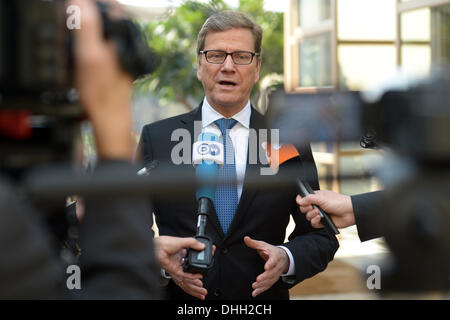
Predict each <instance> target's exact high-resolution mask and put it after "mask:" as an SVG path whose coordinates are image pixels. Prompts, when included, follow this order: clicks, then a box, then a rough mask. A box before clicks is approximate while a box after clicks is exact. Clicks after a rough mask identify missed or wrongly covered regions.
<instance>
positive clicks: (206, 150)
mask: <svg viewBox="0 0 450 320" xmlns="http://www.w3.org/2000/svg"><path fill="white" fill-rule="evenodd" d="M192 160H193V161H192V162H193V165H194V167H195V175H196V178H197V180H198V181H199V184H200V186H199V188H198V189H197V192H196V194H195V196H196V199H197V201H198V210H197V215H198V220H197V233H196V235H195V239H197V240H198V241H200V242H202V243H204V244H205V249H203V250H202V251H197V250H194V249H188V253H187V255H186V259H185V262H184V265H183V269H184V271H187V272H191V273H200V274H202V275H206V274H207V273H208V272H209V270H210V269H211V268H212V266H213V263H214V260H213V256H212V239H211V238H210V237H208V236H207V235H206V234H205V230H206V223H207V218H208V215H209V213H210V212H211V209H212V207H213V201H214V194H215V192H216V179H217V175H218V172H219V167H220V166H221V165H223V144H222V142H221V141H220V140H219V137H218V136H217V135H215V134H213V133H209V132H204V133H201V134H200V135H199V136H198V140H197V142H195V143H194V145H193V147H192Z"/></svg>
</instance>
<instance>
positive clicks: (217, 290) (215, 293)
mask: <svg viewBox="0 0 450 320" xmlns="http://www.w3.org/2000/svg"><path fill="white" fill-rule="evenodd" d="M214 295H215V296H216V297H220V296H221V295H222V291H220V289H219V288H216V289H215V290H214Z"/></svg>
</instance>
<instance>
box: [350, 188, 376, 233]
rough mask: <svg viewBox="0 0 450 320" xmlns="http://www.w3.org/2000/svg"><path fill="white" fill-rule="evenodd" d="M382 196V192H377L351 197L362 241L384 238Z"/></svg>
mask: <svg viewBox="0 0 450 320" xmlns="http://www.w3.org/2000/svg"><path fill="white" fill-rule="evenodd" d="M382 195H383V192H382V191H376V192H369V193H363V194H358V195H354V196H352V197H351V199H352V205H353V212H354V214H355V222H356V227H357V229H358V236H359V239H360V240H361V241H367V240H371V239H374V238H378V237H382V236H383V219H382V216H383V214H382V213H383V209H382V202H381V200H382V199H381V197H382Z"/></svg>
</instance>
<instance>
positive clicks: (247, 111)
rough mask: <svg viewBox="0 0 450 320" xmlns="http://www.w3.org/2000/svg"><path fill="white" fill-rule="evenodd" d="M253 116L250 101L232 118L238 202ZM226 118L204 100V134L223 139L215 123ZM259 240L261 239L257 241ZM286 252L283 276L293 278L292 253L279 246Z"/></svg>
mask: <svg viewBox="0 0 450 320" xmlns="http://www.w3.org/2000/svg"><path fill="white" fill-rule="evenodd" d="M251 114H252V108H251V107H250V101H248V102H247V105H246V106H245V107H244V108H243V109H242V110H241V111H239V112H238V113H236V114H235V115H234V116H233V117H232V118H233V119H234V120H236V121H237V123H236V124H235V125H234V127H233V128H231V130H230V131H229V135H230V139H231V141H232V142H233V148H234V161H235V165H236V178H237V180H238V184H237V191H238V201H240V199H241V195H242V187H243V184H244V177H245V169H246V167H247V152H248V136H249V132H250V116H251ZM222 118H224V116H223V115H222V114H220V113H219V112H217V111H216V110H214V108H213V107H211V105H210V104H209V103H208V100H207V99H206V97H205V99H204V100H203V107H202V132H209V133H214V134H216V135H217V136H218V137H219V138H220V137H222V132H221V131H220V129H219V127H218V126H217V125H216V124H215V123H214V121H216V120H219V119H222ZM255 240H259V239H255ZM279 247H280V248H282V249H284V251H286V253H287V255H288V257H289V262H290V263H289V270H288V272H287V273H285V274H282V276H291V275H294V274H295V264H294V258H293V256H292V253H291V251H290V250H289V249H288V248H286V247H284V246H279Z"/></svg>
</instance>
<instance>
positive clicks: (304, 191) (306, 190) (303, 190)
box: [297, 178, 339, 235]
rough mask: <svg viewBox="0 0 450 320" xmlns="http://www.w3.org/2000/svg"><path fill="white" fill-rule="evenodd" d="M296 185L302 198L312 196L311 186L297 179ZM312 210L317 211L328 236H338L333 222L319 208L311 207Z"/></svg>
mask: <svg viewBox="0 0 450 320" xmlns="http://www.w3.org/2000/svg"><path fill="white" fill-rule="evenodd" d="M297 185H298V188H299V191H300V195H301V196H302V197H306V196H307V195H310V194H314V190H313V189H312V188H311V186H310V185H309V184H308V183H307V182H304V181H302V180H301V179H299V178H297ZM313 207H314V208H317V209H318V210H319V216H320V220H321V222H322V223H323V225H324V226H325V229H326V230H327V231H328V233H329V234H330V235H336V234H339V230H338V228H336V225H335V224H334V222H333V220H331V218H330V216H329V215H328V214H326V213H325V212H324V211H323V210H322V209H321V208H320V207H318V206H316V205H313Z"/></svg>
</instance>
